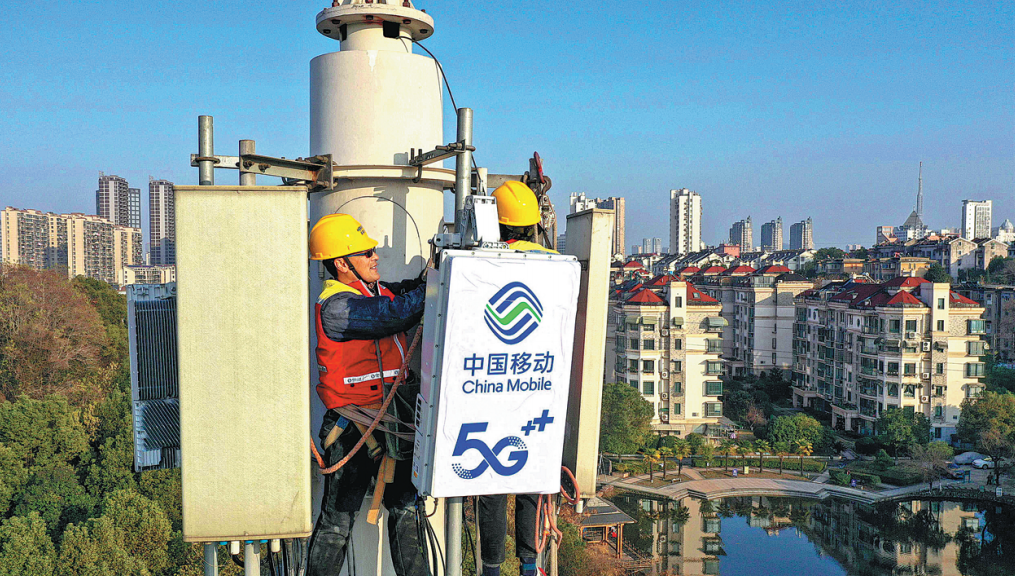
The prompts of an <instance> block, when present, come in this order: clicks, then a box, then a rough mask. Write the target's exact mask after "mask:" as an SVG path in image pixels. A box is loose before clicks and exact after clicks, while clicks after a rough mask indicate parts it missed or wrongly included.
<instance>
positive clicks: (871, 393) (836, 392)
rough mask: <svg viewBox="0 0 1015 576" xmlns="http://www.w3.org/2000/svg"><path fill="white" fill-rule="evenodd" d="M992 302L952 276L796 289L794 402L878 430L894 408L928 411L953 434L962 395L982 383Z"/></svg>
mask: <svg viewBox="0 0 1015 576" xmlns="http://www.w3.org/2000/svg"><path fill="white" fill-rule="evenodd" d="M983 312H984V308H983V307H982V306H980V305H979V304H977V303H976V302H974V301H973V300H970V299H969V298H966V297H964V296H962V295H960V294H958V293H957V292H954V291H952V290H951V287H950V286H949V285H948V284H943V283H942V284H934V283H931V282H928V281H926V280H924V279H922V278H905V277H898V278H895V279H894V280H890V281H888V282H884V283H881V284H875V283H865V282H857V281H836V282H831V283H829V284H826V285H825V286H823V287H822V288H820V289H815V290H808V291H806V292H802V293H800V294H799V295H798V296H797V298H796V322H795V323H794V326H793V328H794V334H793V336H794V339H793V352H794V355H795V362H794V366H793V402H794V405H795V406H797V407H801V406H812V407H814V408H817V409H819V410H824V411H828V412H831V416H832V425H833V427H835V428H837V429H841V430H850V431H853V432H856V433H860V434H868V435H869V434H874V433H876V432H877V430H876V424H875V423H876V422H877V420H878V418H879V417H880V416H881V415H882V414H883V413H884V411H885V410H887V409H889V408H901V409H903V410H905V411H907V412H911V413H914V412H918V413H920V414H924V415H925V416H927V418H928V419H929V420H930V423H931V437H932V438H933V439H937V440H945V441H953V434H955V426H956V425H957V424H958V419H959V411H960V405H961V403H962V401H963V400H964V399H966V398H971V397H975V396H977V395H979V394H980V392H981V391H982V390H983V384H982V383H981V382H980V381H979V378H980V377H982V376H983V373H984V364H983V362H982V358H981V356H983V355H984V353H985V352H984V350H985V345H986V342H985V341H983V340H982V339H981V337H982V336H983V335H984V334H985V321H984V320H983V319H982V318H981V315H982V314H983Z"/></svg>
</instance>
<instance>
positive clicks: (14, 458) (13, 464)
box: [0, 443, 28, 518]
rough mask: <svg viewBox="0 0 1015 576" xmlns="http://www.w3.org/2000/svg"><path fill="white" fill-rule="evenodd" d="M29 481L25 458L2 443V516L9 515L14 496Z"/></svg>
mask: <svg viewBox="0 0 1015 576" xmlns="http://www.w3.org/2000/svg"><path fill="white" fill-rule="evenodd" d="M27 483H28V469H26V468H25V463H24V458H23V457H22V456H21V455H20V454H18V453H17V452H15V451H14V450H12V449H11V448H9V447H7V446H4V445H3V444H2V443H0V518H6V517H7V510H8V509H10V507H11V504H12V503H13V501H14V497H15V496H16V495H17V494H18V493H19V492H21V490H22V489H23V488H24V486H25V484H27Z"/></svg>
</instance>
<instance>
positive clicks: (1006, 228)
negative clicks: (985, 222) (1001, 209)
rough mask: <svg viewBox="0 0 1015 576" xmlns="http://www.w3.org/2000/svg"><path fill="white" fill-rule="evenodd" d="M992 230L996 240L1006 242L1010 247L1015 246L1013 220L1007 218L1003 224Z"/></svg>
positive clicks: (1014, 225)
mask: <svg viewBox="0 0 1015 576" xmlns="http://www.w3.org/2000/svg"><path fill="white" fill-rule="evenodd" d="M991 232H992V235H993V236H994V240H997V241H998V242H1004V243H1005V244H1008V245H1009V247H1011V248H1015V224H1012V223H1011V220H1008V219H1005V221H1004V223H1003V224H1001V225H1000V226H998V227H997V228H994V229H993V230H992V231H991Z"/></svg>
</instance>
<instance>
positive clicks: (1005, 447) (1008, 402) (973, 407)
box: [956, 392, 1015, 480]
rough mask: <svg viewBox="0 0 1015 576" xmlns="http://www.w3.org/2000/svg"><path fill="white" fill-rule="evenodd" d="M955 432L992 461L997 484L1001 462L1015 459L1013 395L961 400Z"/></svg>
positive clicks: (991, 393) (1014, 405)
mask: <svg viewBox="0 0 1015 576" xmlns="http://www.w3.org/2000/svg"><path fill="white" fill-rule="evenodd" d="M956 432H957V433H958V435H959V438H961V439H963V440H965V441H966V442H972V443H973V444H974V445H975V446H976V449H977V451H979V452H983V453H984V454H987V455H989V456H990V457H991V458H993V459H994V461H995V462H996V463H997V464H996V468H994V474H995V478H997V479H998V480H1000V478H1001V469H1002V466H1003V459H1010V458H1012V457H1013V456H1015V395H1012V394H997V393H995V392H984V393H983V394H982V395H981V396H979V397H978V398H967V399H965V400H963V401H962V413H961V414H960V415H959V424H958V426H957V428H956Z"/></svg>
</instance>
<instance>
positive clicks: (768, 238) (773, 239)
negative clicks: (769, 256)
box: [761, 216, 782, 252]
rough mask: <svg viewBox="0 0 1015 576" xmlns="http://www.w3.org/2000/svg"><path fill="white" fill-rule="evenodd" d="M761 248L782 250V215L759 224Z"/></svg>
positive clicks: (771, 250)
mask: <svg viewBox="0 0 1015 576" xmlns="http://www.w3.org/2000/svg"><path fill="white" fill-rule="evenodd" d="M761 249H762V250H767V251H770V252H776V251H778V250H782V217H781V216H780V217H778V218H776V219H775V220H772V221H771V222H768V223H767V224H762V225H761Z"/></svg>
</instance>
